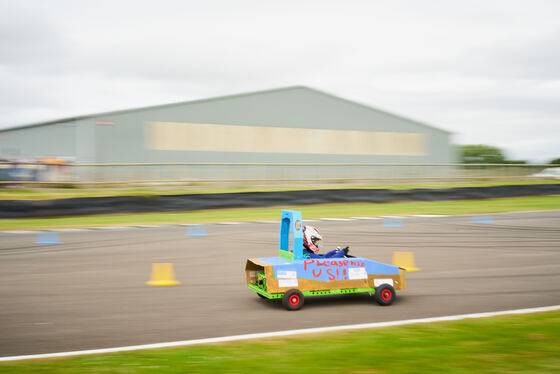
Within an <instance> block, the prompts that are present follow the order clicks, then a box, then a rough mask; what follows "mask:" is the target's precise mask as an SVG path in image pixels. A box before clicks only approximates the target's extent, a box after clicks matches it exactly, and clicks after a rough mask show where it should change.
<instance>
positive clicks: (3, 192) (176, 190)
mask: <svg viewBox="0 0 560 374" xmlns="http://www.w3.org/2000/svg"><path fill="white" fill-rule="evenodd" d="M559 183H560V181H557V180H529V181H528V180H516V181H515V180H511V181H503V180H502V181H480V182H461V183H429V184H410V183H407V184H383V185H381V184H379V185H356V186H355V185H347V184H342V185H330V186H328V187H313V188H309V187H307V186H299V187H297V186H293V187H262V186H261V187H227V188H225V187H224V188H215V187H209V186H192V187H190V188H185V187H178V186H175V187H172V186H166V187H159V188H155V187H151V188H149V187H145V188H138V187H137V188H96V189H82V188H56V189H54V188H35V189H21V188H16V189H8V188H4V189H0V200H45V199H69V198H73V197H102V196H154V195H183V194H198V193H200V194H202V193H233V192H268V191H294V190H308V189H321V188H341V189H348V188H367V189H393V190H404V189H412V188H455V187H491V186H504V185H516V186H517V185H530V184H559Z"/></svg>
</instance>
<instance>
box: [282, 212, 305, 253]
mask: <svg viewBox="0 0 560 374" xmlns="http://www.w3.org/2000/svg"><path fill="white" fill-rule="evenodd" d="M290 232H291V233H292V243H291V244H292V245H291V246H290ZM279 256H280V257H281V258H283V259H285V260H288V261H294V260H303V223H302V221H301V212H298V211H295V210H282V219H281V220H280V251H279Z"/></svg>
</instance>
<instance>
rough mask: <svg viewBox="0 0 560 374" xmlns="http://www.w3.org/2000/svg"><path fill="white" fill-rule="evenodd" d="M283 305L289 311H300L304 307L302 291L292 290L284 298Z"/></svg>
mask: <svg viewBox="0 0 560 374" xmlns="http://www.w3.org/2000/svg"><path fill="white" fill-rule="evenodd" d="M282 305H284V308H286V309H288V310H298V309H301V307H302V306H303V294H302V293H301V291H300V290H297V289H295V288H292V289H291V290H288V291H286V293H285V294H284V296H282Z"/></svg>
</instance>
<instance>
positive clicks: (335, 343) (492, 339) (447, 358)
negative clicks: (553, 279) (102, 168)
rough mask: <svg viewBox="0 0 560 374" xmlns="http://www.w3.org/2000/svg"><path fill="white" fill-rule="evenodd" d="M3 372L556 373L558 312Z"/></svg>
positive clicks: (21, 366)
mask: <svg viewBox="0 0 560 374" xmlns="http://www.w3.org/2000/svg"><path fill="white" fill-rule="evenodd" d="M0 372H1V373H117V374H119V373H123V374H124V373H161V374H171V373H267V374H268V373H271V374H274V373H302V374H308V373H309V374H310V373H321V374H331V373H333V374H334V373H392V374H399V373H469V374H470V373H558V372H560V312H558V311H556V312H548V313H537V314H530V315H517V316H503V317H495V318H485V319H476V320H463V321H454V322H440V323H431V324H417V325H409V326H402V327H392V328H383V329H369V330H355V331H350V332H338V333H325V334H311V335H307V336H300V337H291V338H275V339H264V340H256V341H241V342H231V343H223V344H214V345H200V346H191V347H183V348H172V349H158V350H145V351H132V352H126V353H118V354H108V355H95V356H81V357H80V356H78V357H72V358H64V359H50V360H34V361H22V362H7V363H0Z"/></svg>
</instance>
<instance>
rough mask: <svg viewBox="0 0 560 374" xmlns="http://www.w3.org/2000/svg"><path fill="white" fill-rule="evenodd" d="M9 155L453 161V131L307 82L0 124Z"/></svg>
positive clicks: (115, 159)
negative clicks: (15, 124)
mask: <svg viewBox="0 0 560 374" xmlns="http://www.w3.org/2000/svg"><path fill="white" fill-rule="evenodd" d="M0 153H1V156H2V158H4V159H6V158H11V157H24V158H38V157H60V158H67V159H71V160H72V161H73V162H75V163H78V164H84V163H87V164H91V163H165V162H187V163H255V162H259V163H401V164H427V163H453V162H455V156H454V153H453V149H452V146H451V144H450V133H449V132H448V131H445V130H441V129H438V128H435V127H433V126H429V125H426V124H424V123H420V122H417V121H414V120H410V119H407V118H403V117H400V116H398V115H394V114H390V113H387V112H384V111H380V110H378V109H374V108H371V107H369V106H366V105H363V104H359V103H356V102H352V101H349V100H345V99H342V98H339V97H336V96H333V95H330V94H327V93H324V92H321V91H318V90H314V89H311V88H308V87H301V86H297V87H287V88H280V89H273V90H268V91H259V92H252V93H246V94H239V95H231V96H224V97H218V98H211V99H206V100H197V101H189V102H181V103H175V104H169V105H159V106H152V107H146V108H138V109H131V110H122V111H114V112H107V113H100V114H93V115H85V116H80V117H74V118H67V119H62V120H56V121H49V122H43V123H37V124H31V125H26V126H20V127H16V128H10V129H3V130H0Z"/></svg>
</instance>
